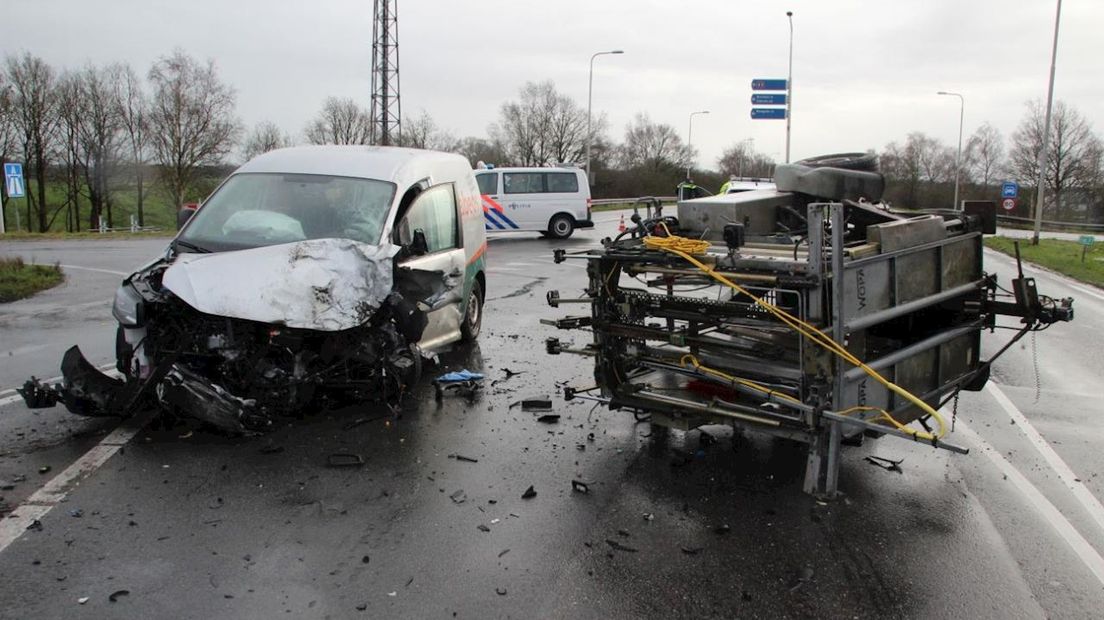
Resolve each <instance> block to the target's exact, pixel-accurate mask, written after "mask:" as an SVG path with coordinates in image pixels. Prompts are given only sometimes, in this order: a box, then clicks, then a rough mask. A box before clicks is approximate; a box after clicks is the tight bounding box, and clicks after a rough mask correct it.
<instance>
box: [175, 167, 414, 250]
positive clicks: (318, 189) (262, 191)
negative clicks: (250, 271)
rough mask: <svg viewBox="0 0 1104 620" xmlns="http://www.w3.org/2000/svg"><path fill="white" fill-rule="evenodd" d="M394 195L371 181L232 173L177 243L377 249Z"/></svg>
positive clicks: (213, 246) (390, 189)
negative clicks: (320, 243) (314, 243)
mask: <svg viewBox="0 0 1104 620" xmlns="http://www.w3.org/2000/svg"><path fill="white" fill-rule="evenodd" d="M394 195H395V186H394V184H392V183H388V182H385V181H378V180H375V179H358V178H351V177H337V176H327V175H317V174H270V173H243V174H236V175H234V176H232V177H230V178H229V179H227V181H226V182H225V183H223V184H222V186H221V187H220V188H219V189H218V191H216V192H215V193H214V194H213V195H212V196H211V197H210V198H209V199H208V200H207V202H205V203H203V205H202V206H201V207H200V209H199V210H198V211H196V213H195V215H194V216H192V219H191V221H189V222H188V224H187V226H185V227H184V230H183V231H182V232H181V233H180V236H179V237H178V239H179V240H180V241H184V242H187V244H188V245H191V246H196V247H201V248H203V249H206V250H211V251H223V250H240V249H246V248H255V247H261V246H267V245H278V244H281V243H291V242H293V241H303V240H306V239H325V238H342V239H352V240H354V241H360V242H362V243H368V244H372V245H376V244H378V243H379V240H380V233H381V232H382V231H383V226H384V222H385V220H386V218H387V213H388V210H389V208H390V206H391V201H392V198H393V197H394ZM181 245H183V244H181ZM185 247H186V246H185Z"/></svg>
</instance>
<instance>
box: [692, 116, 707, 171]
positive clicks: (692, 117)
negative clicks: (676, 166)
mask: <svg viewBox="0 0 1104 620" xmlns="http://www.w3.org/2000/svg"><path fill="white" fill-rule="evenodd" d="M695 114H709V110H698V111H697V112H691V113H690V127H689V128H687V129H686V150H687V151H689V150H690V145H691V143H692V140H693V135H694V115H695ZM688 154H689V153H688ZM693 165H694V159H693V155H691V156H690V161H688V162H687V163H686V180H687V181H689V180H690V167H691V166H693Z"/></svg>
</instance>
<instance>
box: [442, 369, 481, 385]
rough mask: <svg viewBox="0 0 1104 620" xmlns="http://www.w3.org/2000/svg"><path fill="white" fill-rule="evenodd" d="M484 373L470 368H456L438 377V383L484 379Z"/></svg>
mask: <svg viewBox="0 0 1104 620" xmlns="http://www.w3.org/2000/svg"><path fill="white" fill-rule="evenodd" d="M482 380H483V375H482V374H481V373H478V372H472V371H470V370H456V371H453V372H447V373H445V374H443V375H441V376H440V377H437V379H436V381H437V382H438V383H453V382H456V381H482Z"/></svg>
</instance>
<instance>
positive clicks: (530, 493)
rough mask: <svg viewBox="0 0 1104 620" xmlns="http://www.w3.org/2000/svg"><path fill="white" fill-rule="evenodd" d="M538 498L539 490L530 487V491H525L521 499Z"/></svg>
mask: <svg viewBox="0 0 1104 620" xmlns="http://www.w3.org/2000/svg"><path fill="white" fill-rule="evenodd" d="M536 496H537V490H536V489H534V488H533V487H532V486H530V487H529V488H528V489H525V492H524V493H522V494H521V499H533V498H534V497H536Z"/></svg>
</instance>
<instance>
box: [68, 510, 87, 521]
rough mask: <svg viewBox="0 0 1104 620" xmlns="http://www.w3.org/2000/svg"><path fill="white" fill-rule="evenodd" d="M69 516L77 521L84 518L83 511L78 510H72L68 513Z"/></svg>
mask: <svg viewBox="0 0 1104 620" xmlns="http://www.w3.org/2000/svg"><path fill="white" fill-rule="evenodd" d="M69 516H70V517H74V518H77V519H79V518H81V517H83V516H84V511H83V510H81V509H80V508H74V509H73V510H70V511H69Z"/></svg>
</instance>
